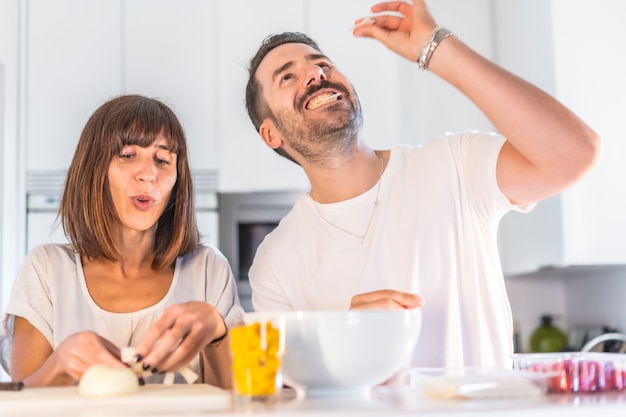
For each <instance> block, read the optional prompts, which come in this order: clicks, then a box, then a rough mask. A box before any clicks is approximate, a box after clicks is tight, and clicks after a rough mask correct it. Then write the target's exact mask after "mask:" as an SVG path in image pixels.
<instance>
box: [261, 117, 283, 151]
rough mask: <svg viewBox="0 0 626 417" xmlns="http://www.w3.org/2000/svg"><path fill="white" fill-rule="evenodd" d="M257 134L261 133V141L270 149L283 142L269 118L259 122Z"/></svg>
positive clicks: (279, 145)
mask: <svg viewBox="0 0 626 417" xmlns="http://www.w3.org/2000/svg"><path fill="white" fill-rule="evenodd" d="M259 135H261V139H263V142H265V144H266V145H267V146H269V147H270V148H272V149H277V148H280V147H281V146H282V144H283V138H282V136H281V135H280V133H279V131H278V129H277V128H276V125H275V124H274V122H272V121H271V120H270V119H265V120H263V123H261V126H260V127H259Z"/></svg>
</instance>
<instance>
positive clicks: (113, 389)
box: [78, 365, 139, 397]
mask: <svg viewBox="0 0 626 417" xmlns="http://www.w3.org/2000/svg"><path fill="white" fill-rule="evenodd" d="M138 390H139V382H138V380H137V375H136V374H135V372H133V371H132V369H130V368H111V367H110V366H106V365H94V366H92V367H91V368H89V369H87V371H86V372H85V373H84V374H83V376H82V377H81V378H80V382H79V383H78V392H79V393H80V395H82V396H85V397H110V396H116V395H127V394H133V393H136V392H137V391H138Z"/></svg>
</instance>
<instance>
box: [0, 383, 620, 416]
mask: <svg viewBox="0 0 626 417" xmlns="http://www.w3.org/2000/svg"><path fill="white" fill-rule="evenodd" d="M216 390H217V389H216ZM33 393H34V394H37V392H36V391H34V390H32V389H31V390H29V389H28V388H27V389H25V390H24V391H23V394H22V395H23V396H22V398H23V399H26V400H28V401H22V403H23V404H21V405H20V407H19V409H18V408H15V407H13V408H11V407H10V405H11V403H10V402H9V401H10V400H9V401H6V399H7V398H9V397H8V396H6V395H5V396H4V397H3V395H0V416H9V415H10V416H12V417H18V416H23V417H26V416H41V415H46V416H57V417H88V416H98V417H108V416H116V417H118V416H129V417H130V416H137V417H139V416H141V417H148V416H160V417H179V416H183V417H193V416H222V415H223V416H250V415H288V416H294V417H299V416H302V417H304V416H311V415H324V416H334V415H338V416H344V417H350V416H385V417H387V416H405V415H416V414H419V415H420V416H438V417H443V416H461V417H465V416H475V415H480V416H485V415H493V416H505V417H515V416H528V415H531V414H532V416H533V417H541V416H550V417H554V416H568V417H569V416H583V415H585V416H588V415H597V416H599V415H600V413H603V414H604V415H609V416H613V415H624V414H626V393H625V392H611V393H593V394H591V393H586V394H579V395H574V394H548V395H544V396H540V397H535V398H520V399H498V400H493V399H492V400H432V399H424V398H422V397H421V396H420V395H418V394H417V393H416V392H415V391H411V390H410V389H409V388H408V387H377V388H375V389H374V390H372V393H371V396H370V397H369V398H346V397H332V398H306V399H299V398H296V397H295V395H294V393H293V391H291V390H283V392H282V393H281V395H280V397H279V399H277V400H276V401H275V402H273V403H252V404H234V403H233V402H232V401H231V400H230V393H229V392H227V391H222V392H221V393H220V392H218V394H219V395H217V397H214V398H218V397H219V400H215V399H214V400H210V401H209V400H207V401H203V400H202V398H197V397H196V398H195V399H192V398H191V397H190V396H180V397H178V398H177V396H175V395H172V396H169V399H164V398H163V397H166V396H163V397H160V398H158V399H157V400H147V401H143V402H141V403H139V402H137V401H123V402H117V403H116V404H113V403H111V404H104V403H99V402H97V401H95V402H93V403H90V402H89V399H85V398H82V399H76V402H75V403H71V404H70V403H68V402H67V401H66V402H62V401H56V403H55V401H50V403H49V405H48V404H44V402H43V401H45V400H43V399H42V397H39V399H38V398H37V397H38V396H37V395H32V394H33ZM0 394H2V393H1V392H0ZM12 395H13V397H12V398H13V399H15V398H20V397H19V396H15V394H12ZM211 395H213V394H211ZM190 399H191V400H190ZM7 412H8V414H7Z"/></svg>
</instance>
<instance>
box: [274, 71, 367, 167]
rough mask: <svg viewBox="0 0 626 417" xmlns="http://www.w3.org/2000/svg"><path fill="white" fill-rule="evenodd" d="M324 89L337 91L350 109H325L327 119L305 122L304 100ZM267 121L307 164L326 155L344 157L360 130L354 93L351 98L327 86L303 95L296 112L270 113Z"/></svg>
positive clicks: (324, 157)
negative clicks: (270, 120)
mask: <svg viewBox="0 0 626 417" xmlns="http://www.w3.org/2000/svg"><path fill="white" fill-rule="evenodd" d="M327 87H332V88H334V89H336V90H338V91H340V92H341V94H342V96H343V98H342V100H347V101H348V102H349V103H350V106H349V107H348V108H347V109H346V108H345V107H343V106H342V107H341V108H332V107H330V108H327V109H324V111H325V112H327V114H328V116H327V117H325V118H320V119H307V118H306V117H305V116H304V110H303V109H304V101H305V99H306V97H309V96H310V95H311V94H312V93H313V92H314V91H317V90H319V89H320V88H327ZM353 91H354V89H353ZM270 117H271V119H272V121H273V122H274V124H275V125H276V127H277V128H278V130H280V132H281V133H282V134H283V135H284V136H285V139H286V140H287V142H288V143H289V145H290V146H291V147H292V148H293V149H294V150H295V151H297V152H298V153H299V154H301V155H302V156H303V157H304V158H305V159H306V160H307V161H309V162H313V163H315V162H321V161H323V160H326V159H327V155H328V153H329V152H331V153H346V152H347V151H349V150H351V149H352V148H353V146H354V144H355V143H356V140H357V138H358V135H359V132H360V130H361V128H362V127H363V114H362V111H361V103H360V102H359V98H358V96H357V95H356V93H354V92H353V93H352V94H350V93H349V92H348V91H347V90H346V89H345V88H343V86H340V85H337V84H330V83H327V82H324V84H321V85H320V86H319V87H318V88H314V89H313V91H311V92H309V93H307V94H305V95H304V96H303V98H302V99H300V100H299V103H298V105H297V108H296V111H295V112H291V111H279V112H277V113H272V114H271V115H270ZM291 156H292V157H293V155H291Z"/></svg>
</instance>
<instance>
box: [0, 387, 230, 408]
mask: <svg viewBox="0 0 626 417" xmlns="http://www.w3.org/2000/svg"><path fill="white" fill-rule="evenodd" d="M231 404H232V400H231V393H230V391H226V390H223V389H221V388H218V387H215V386H212V385H207V384H190V385H187V384H174V385H163V384H149V385H144V386H141V387H139V392H137V393H135V394H131V395H123V396H116V397H83V396H81V395H80V394H79V393H78V387H75V386H74V387H50V388H24V389H23V390H21V391H0V410H1V412H0V414H2V415H10V414H6V413H7V412H9V411H11V412H21V413H23V412H34V411H37V410H42V411H43V410H55V411H58V410H60V409H68V410H77V409H79V410H80V409H83V410H94V409H103V408H106V409H119V410H129V409H133V410H141V411H144V410H145V411H149V410H159V411H172V412H175V411H178V410H189V409H193V410H199V411H200V410H222V411H224V410H230V409H231Z"/></svg>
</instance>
